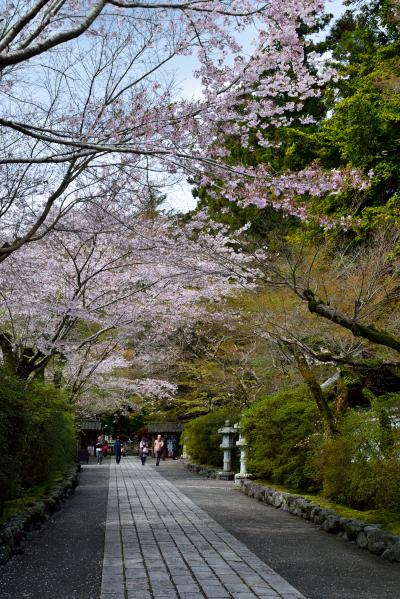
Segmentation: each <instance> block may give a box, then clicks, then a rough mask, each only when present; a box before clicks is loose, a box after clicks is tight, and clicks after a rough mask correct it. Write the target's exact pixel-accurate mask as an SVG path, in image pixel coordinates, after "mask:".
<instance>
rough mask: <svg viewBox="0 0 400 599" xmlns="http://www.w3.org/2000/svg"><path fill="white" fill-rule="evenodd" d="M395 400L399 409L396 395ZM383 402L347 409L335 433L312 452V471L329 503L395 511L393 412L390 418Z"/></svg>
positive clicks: (399, 497) (399, 487)
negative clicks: (336, 433) (330, 501)
mask: <svg viewBox="0 0 400 599" xmlns="http://www.w3.org/2000/svg"><path fill="white" fill-rule="evenodd" d="M397 401H398V404H399V405H400V395H399V396H398V400H397ZM385 403H386V402H381V403H380V404H378V403H375V402H373V405H372V409H370V410H355V409H353V410H349V412H348V413H347V415H346V417H345V418H344V419H343V421H342V422H341V424H340V428H339V434H338V435H337V436H336V437H334V438H333V439H326V440H325V441H324V442H323V443H322V444H321V445H320V447H319V448H318V450H317V449H316V451H315V454H314V458H313V470H314V473H315V477H316V478H317V477H318V478H319V480H320V481H321V483H322V485H323V491H324V495H325V496H326V497H328V498H329V499H333V500H335V501H337V502H339V503H343V504H345V505H349V506H350V507H354V508H358V509H381V508H384V509H388V510H393V511H400V431H399V428H398V427H397V426H396V425H395V422H396V421H397V422H398V421H399V420H398V419H399V414H396V413H395V414H394V418H393V419H391V418H390V417H389V414H390V412H391V409H390V408H391V406H390V402H389V401H388V402H387V405H386V406H385ZM382 404H383V405H382ZM394 409H395V410H396V406H394ZM396 411H397V412H398V411H399V410H398V408H397V410H396ZM392 413H393V412H392Z"/></svg>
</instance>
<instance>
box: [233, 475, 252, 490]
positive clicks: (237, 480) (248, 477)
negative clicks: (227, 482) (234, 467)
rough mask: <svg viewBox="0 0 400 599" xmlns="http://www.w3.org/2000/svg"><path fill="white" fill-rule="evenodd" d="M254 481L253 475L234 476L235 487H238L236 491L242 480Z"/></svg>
mask: <svg viewBox="0 0 400 599" xmlns="http://www.w3.org/2000/svg"><path fill="white" fill-rule="evenodd" d="M253 479H254V474H249V473H246V474H240V472H239V473H238V474H235V487H238V489H240V487H241V482H240V481H242V480H253Z"/></svg>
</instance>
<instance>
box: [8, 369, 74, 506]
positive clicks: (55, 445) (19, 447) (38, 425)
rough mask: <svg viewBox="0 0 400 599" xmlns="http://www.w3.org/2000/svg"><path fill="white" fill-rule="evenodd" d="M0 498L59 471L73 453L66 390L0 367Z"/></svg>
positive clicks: (65, 468) (64, 469)
mask: <svg viewBox="0 0 400 599" xmlns="http://www.w3.org/2000/svg"><path fill="white" fill-rule="evenodd" d="M0 452H1V460H0V501H4V500H8V499H12V498H16V497H18V496H19V495H20V494H21V493H23V492H24V491H26V490H27V489H29V488H31V487H33V486H35V485H41V484H43V483H44V484H46V483H47V482H50V481H51V480H52V478H53V477H54V476H55V475H57V474H63V473H64V472H65V471H66V470H67V469H68V468H69V467H70V466H71V464H72V463H73V460H74V457H75V452H76V440H75V427H74V419H73V415H72V411H71V407H70V404H69V403H68V401H67V399H66V395H65V394H64V393H63V392H61V391H60V390H58V389H55V388H54V387H52V386H51V385H47V384H44V383H41V382H33V383H26V381H21V380H19V379H16V378H15V377H13V376H11V375H10V374H8V373H7V372H4V371H2V372H1V385H0Z"/></svg>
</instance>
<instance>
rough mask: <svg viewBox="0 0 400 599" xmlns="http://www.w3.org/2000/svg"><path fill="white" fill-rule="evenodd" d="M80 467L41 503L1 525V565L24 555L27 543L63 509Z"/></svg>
mask: <svg viewBox="0 0 400 599" xmlns="http://www.w3.org/2000/svg"><path fill="white" fill-rule="evenodd" d="M79 471H80V465H76V466H74V467H73V468H72V470H71V472H70V473H69V474H68V475H67V476H66V478H65V479H64V480H63V481H62V482H61V483H59V484H58V485H57V486H55V487H54V488H53V489H52V491H51V492H50V493H49V494H48V495H47V496H46V497H43V498H42V499H41V500H40V501H35V502H34V503H31V504H27V505H26V509H25V510H24V511H23V512H20V513H19V514H17V515H15V516H13V517H12V518H10V520H7V522H4V523H3V524H1V525H0V565H3V564H5V563H7V561H8V560H9V559H10V558H11V557H12V556H13V555H14V554H17V553H23V552H24V547H25V544H26V542H27V541H29V540H30V539H32V538H33V537H34V536H35V534H37V532H38V531H39V530H40V529H41V528H42V526H43V524H44V523H45V522H46V521H47V520H48V519H49V518H50V516H51V515H52V514H53V513H54V512H57V511H59V510H60V509H61V506H62V503H63V502H64V501H65V499H66V498H67V497H68V496H69V495H71V494H72V493H73V492H74V491H75V488H76V487H77V485H78V482H79Z"/></svg>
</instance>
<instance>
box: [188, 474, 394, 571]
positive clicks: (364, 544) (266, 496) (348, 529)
mask: <svg viewBox="0 0 400 599" xmlns="http://www.w3.org/2000/svg"><path fill="white" fill-rule="evenodd" d="M186 467H187V468H188V470H189V471H190V472H194V473H195V474H202V475H204V476H207V477H208V478H218V476H217V470H214V469H212V468H207V467H205V466H197V465H196V464H186ZM238 488H239V489H240V491H242V492H243V493H245V495H247V496H248V497H252V498H254V499H257V500H258V501H261V502H262V503H265V504H267V505H271V506H273V507H275V508H279V509H281V510H283V511H284V512H289V513H290V514H292V515H293V516H297V517H298V518H303V519H304V520H308V521H310V522H313V523H314V524H317V525H318V526H319V528H320V529H321V530H323V531H325V532H328V533H331V534H336V535H337V536H338V537H341V538H342V539H344V540H346V541H350V542H352V543H356V545H357V546H358V547H360V549H366V550H367V551H369V552H370V553H373V554H374V555H377V556H379V557H381V558H383V559H385V560H387V561H389V562H400V537H399V536H397V535H394V534H392V533H389V532H386V531H384V530H382V529H381V527H380V525H379V524H370V523H368V522H364V521H363V520H351V519H350V518H342V517H341V516H339V515H338V514H337V513H336V512H335V511H334V510H328V509H324V508H322V507H321V506H320V505H318V504H316V503H313V502H312V501H309V500H308V499H305V498H304V497H301V496H299V495H292V494H290V493H284V492H281V491H276V490H275V489H274V488H272V487H265V486H264V485H260V484H259V483H256V482H253V481H250V480H240V487H238Z"/></svg>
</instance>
